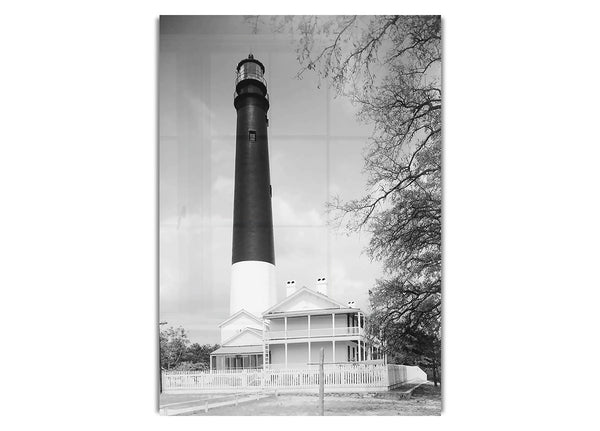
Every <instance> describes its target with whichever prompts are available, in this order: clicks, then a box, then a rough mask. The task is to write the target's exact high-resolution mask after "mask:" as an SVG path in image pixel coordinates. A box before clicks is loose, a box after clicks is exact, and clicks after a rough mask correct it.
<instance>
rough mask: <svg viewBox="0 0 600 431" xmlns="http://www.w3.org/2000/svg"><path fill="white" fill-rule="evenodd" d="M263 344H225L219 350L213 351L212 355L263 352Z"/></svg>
mask: <svg viewBox="0 0 600 431" xmlns="http://www.w3.org/2000/svg"><path fill="white" fill-rule="evenodd" d="M262 352H263V346H262V344H257V345H253V346H223V347H219V348H218V349H217V350H215V351H214V352H212V353H211V355H227V354H235V355H240V354H243V353H262Z"/></svg>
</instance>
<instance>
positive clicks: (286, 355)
mask: <svg viewBox="0 0 600 431" xmlns="http://www.w3.org/2000/svg"><path fill="white" fill-rule="evenodd" d="M284 346H285V362H284V363H285V368H287V341H286V342H285V344H284Z"/></svg>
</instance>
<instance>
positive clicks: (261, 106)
mask: <svg viewBox="0 0 600 431" xmlns="http://www.w3.org/2000/svg"><path fill="white" fill-rule="evenodd" d="M264 74H265V67H264V65H263V64H262V63H261V62H260V61H258V60H256V59H255V58H254V56H253V55H252V54H250V55H249V56H248V58H246V59H244V60H242V61H240V62H239V64H238V65H237V69H236V80H235V95H234V97H235V98H234V106H235V109H236V111H237V128H236V146H235V191H234V202H233V247H232V259H231V260H232V268H231V291H230V294H231V295H230V304H229V306H230V313H231V314H232V315H233V314H234V313H237V312H238V311H240V310H242V309H244V310H246V311H248V312H250V313H252V314H254V315H255V316H260V315H261V313H262V312H263V311H265V310H266V309H268V308H269V307H270V306H272V305H273V304H275V302H276V300H277V296H276V289H275V250H274V242H273V213H272V208H271V197H272V187H271V179H270V174H269V148H268V138H267V127H268V118H267V112H268V111H269V96H268V94H267V82H266V80H265V78H264Z"/></svg>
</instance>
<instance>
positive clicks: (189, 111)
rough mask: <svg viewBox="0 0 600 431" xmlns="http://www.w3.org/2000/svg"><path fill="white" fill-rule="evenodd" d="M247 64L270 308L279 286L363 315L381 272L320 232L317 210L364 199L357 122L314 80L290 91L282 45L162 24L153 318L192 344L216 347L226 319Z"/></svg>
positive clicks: (243, 28)
mask: <svg viewBox="0 0 600 431" xmlns="http://www.w3.org/2000/svg"><path fill="white" fill-rule="evenodd" d="M249 52H252V53H253V54H254V56H255V58H257V59H259V60H260V61H261V62H262V63H263V64H264V65H265V68H266V72H265V78H266V80H267V86H268V92H269V98H270V109H269V113H268V116H269V153H270V166H271V183H272V187H273V200H272V204H273V220H274V240H275V261H276V262H275V263H276V279H277V289H278V300H282V299H283V298H284V297H285V282H286V281H287V280H296V284H297V285H298V286H307V287H314V284H315V281H316V279H317V278H320V277H323V276H325V277H327V279H328V283H329V284H328V292H329V296H330V297H332V298H333V299H335V300H337V301H340V302H342V303H346V302H347V301H350V300H353V301H355V302H356V305H357V306H358V307H360V308H361V309H363V310H367V311H368V289H369V288H371V287H372V286H373V284H374V282H375V280H376V279H377V278H379V277H380V276H381V275H382V271H381V265H380V264H378V263H377V262H371V260H370V259H369V257H368V256H367V255H366V254H364V253H363V250H364V248H365V246H366V245H367V244H368V240H369V236H368V234H366V233H362V234H360V235H359V234H351V235H346V233H345V232H343V231H339V230H336V229H335V228H334V227H333V226H330V225H328V223H327V221H328V215H327V213H326V211H325V205H326V202H327V201H328V199H330V198H331V197H332V196H334V195H339V196H340V197H341V198H342V199H345V200H348V199H352V198H358V197H361V196H362V195H363V194H364V193H365V190H366V179H367V178H366V176H365V174H364V173H363V172H362V169H363V157H362V152H363V149H364V146H365V144H366V143H367V141H368V138H369V136H370V135H371V132H372V128H371V127H370V126H369V125H365V124H362V123H359V122H358V121H357V119H356V117H355V114H356V110H355V108H354V107H353V106H352V105H351V103H350V102H349V101H348V100H347V99H344V98H342V97H337V98H336V97H334V93H333V91H330V90H329V88H327V86H326V85H323V83H322V85H320V87H319V85H318V84H319V83H318V79H317V77H316V76H315V75H309V74H307V75H305V76H304V78H303V79H301V80H300V79H297V78H296V73H297V71H298V68H299V64H298V62H297V60H296V53H295V45H294V40H293V36H291V35H288V34H286V35H281V34H269V33H261V34H252V30H251V28H250V27H249V26H248V25H247V24H246V23H245V22H244V20H243V18H242V17H239V16H226V17H206V16H203V17H161V27H160V41H159V65H158V66H159V77H158V85H159V113H158V114H159V121H158V123H159V130H158V133H159V295H160V296H159V297H160V300H159V301H160V303H159V309H160V311H159V314H160V316H159V317H160V320H161V321H166V322H168V325H169V326H183V327H184V328H185V329H186V330H187V331H188V334H189V338H190V340H191V341H192V342H197V343H200V344H205V343H211V344H212V343H217V342H219V337H220V334H219V328H218V324H219V323H220V322H222V321H223V320H225V319H226V318H227V317H229V284H230V278H231V238H232V223H233V219H232V216H233V186H234V184H233V174H234V157H235V127H236V111H235V108H234V107H233V93H234V87H235V86H234V79H235V67H236V66H237V63H238V62H239V61H240V60H242V59H244V58H246V57H247V56H248V54H249Z"/></svg>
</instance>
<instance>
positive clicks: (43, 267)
mask: <svg viewBox="0 0 600 431" xmlns="http://www.w3.org/2000/svg"><path fill="white" fill-rule="evenodd" d="M238 3H242V4H243V5H244V6H243V7H235V5H233V4H232V3H229V2H219V4H220V5H222V6H221V8H220V9H218V10H216V9H214V8H210V9H209V8H208V7H207V6H206V5H204V4H203V3H202V2H197V1H194V2H183V1H179V2H178V1H169V2H157V1H154V2H152V1H145V2H138V3H137V4H136V3H135V2H123V1H121V2H117V1H103V2H95V3H91V2H81V1H79V2H75V1H73V2H67V1H53V2H41V1H40V2H26V1H22V2H11V3H6V2H5V3H3V5H2V18H3V19H2V24H1V25H0V47H1V51H0V52H1V58H2V60H3V61H2V66H0V85H1V88H0V107H1V110H2V112H1V117H0V118H2V121H1V124H2V127H1V133H2V135H1V137H2V139H1V142H0V148H1V150H0V199H1V202H2V210H1V211H0V228H1V231H0V253H1V255H0V262H1V268H2V269H1V271H0V285H1V287H2V300H1V305H0V307H1V308H0V311H1V314H0V316H1V318H2V322H3V327H2V329H3V332H2V335H3V336H2V344H1V346H2V354H1V355H0V358H1V359H0V360H1V363H0V366H1V368H0V372H1V373H2V374H1V376H0V382H1V383H0V397H1V406H2V414H1V415H0V426H2V427H3V428H4V429H94V430H95V429H107V428H112V429H144V430H149V429H167V428H168V429H173V428H176V429H195V430H197V429H199V428H200V427H202V428H203V429H208V427H216V426H235V425H243V426H244V427H249V428H256V429H258V428H259V427H260V428H262V429H264V428H265V426H285V427H286V428H294V429H296V428H297V429H304V427H306V426H314V425H316V424H317V423H318V424H322V425H323V427H327V428H331V427H334V426H335V427H339V425H337V424H338V423H340V422H341V423H342V424H343V426H345V427H348V428H349V429H354V428H362V427H369V428H372V427H381V426H390V427H391V426H394V427H418V429H434V428H435V429H439V428H440V427H441V426H443V427H450V428H456V429H461V430H462V429H506V428H507V427H511V428H515V429H523V428H534V427H535V429H540V428H542V427H543V428H542V429H546V428H553V427H557V428H565V427H567V426H568V427H569V428H572V429H579V428H583V427H587V428H591V427H593V425H596V426H597V422H598V419H597V414H596V406H597V404H598V397H597V389H598V371H597V369H598V362H599V359H600V358H599V355H598V336H597V327H598V317H597V316H598V315H599V314H600V312H599V307H598V300H599V299H600V298H599V294H598V291H599V288H600V283H599V281H598V275H597V273H598V269H597V268H598V251H597V250H598V244H599V241H600V233H599V227H598V220H600V214H599V212H600V211H599V205H598V195H599V193H598V183H599V181H598V172H599V169H598V166H597V165H598V156H599V151H598V146H599V144H600V142H599V138H598V133H597V130H596V129H597V124H598V100H599V97H598V96H599V89H598V74H599V72H598V43H597V42H598V32H597V30H598V27H599V25H598V24H599V23H598V13H597V12H598V11H597V10H594V9H593V8H592V7H588V6H587V5H588V4H592V2H589V3H587V2H577V1H571V2H564V3H552V2H528V3H525V2H517V1H513V2H511V1H503V2H497V3H496V4H494V5H489V4H488V2H476V1H473V2H457V1H455V2H443V1H439V2H422V1H421V2H411V4H410V5H409V4H405V2H403V3H397V2H390V3H389V4H384V5H381V6H374V5H373V2H363V6H362V7H358V6H353V7H350V5H348V4H346V7H344V8H343V9H341V8H339V7H338V8H336V7H335V6H332V7H331V8H330V9H323V8H322V7H321V8H320V9H318V10H317V9H315V8H314V7H309V3H310V2H302V4H303V5H305V6H304V8H303V9H293V10H292V9H287V10H286V9H284V8H282V6H281V2H278V3H277V4H275V3H274V4H273V5H266V6H263V7H262V8H261V10H259V11H256V10H250V6H251V4H250V3H248V2H238ZM312 3H313V4H317V5H318V4H319V3H323V2H312ZM364 3H367V4H364ZM450 3H451V4H450ZM252 4H255V3H252ZM317 11H318V12H320V13H324V12H328V13H348V12H361V13H386V12H388V13H389V12H401V13H405V14H413V13H440V14H441V15H442V16H443V28H444V84H445V85H444V90H445V93H444V127H445V134H444V150H445V152H444V175H445V195H444V199H445V208H444V211H445V212H444V218H445V220H444V226H445V227H444V254H445V256H444V317H445V319H444V348H445V350H444V408H443V416H442V417H441V418H435V417H434V418H401V419H390V418H387V419H386V418H366V417H364V418H346V419H339V418H336V419H334V418H325V419H324V421H323V422H321V420H320V419H318V418H311V419H306V420H294V421H293V422H292V421H290V420H289V419H287V420H286V419H280V420H278V421H277V423H276V424H275V423H272V421H271V420H265V419H264V418H257V417H255V418H250V419H239V418H238V419H226V418H212V419H200V418H194V417H187V418H179V419H173V418H162V417H159V416H158V415H157V414H156V412H155V407H156V396H155V392H156V379H155V378H154V376H155V374H156V356H157V355H156V338H157V335H156V328H155V326H156V317H157V316H156V301H157V291H156V268H157V263H156V237H157V234H156V184H157V180H156V162H157V161H156V52H157V46H156V42H157V20H156V19H157V17H158V15H159V14H199V13H213V14H214V13H251V12H259V13H269V14H275V13H314V12H317ZM223 421H225V422H227V424H224V423H223Z"/></svg>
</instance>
